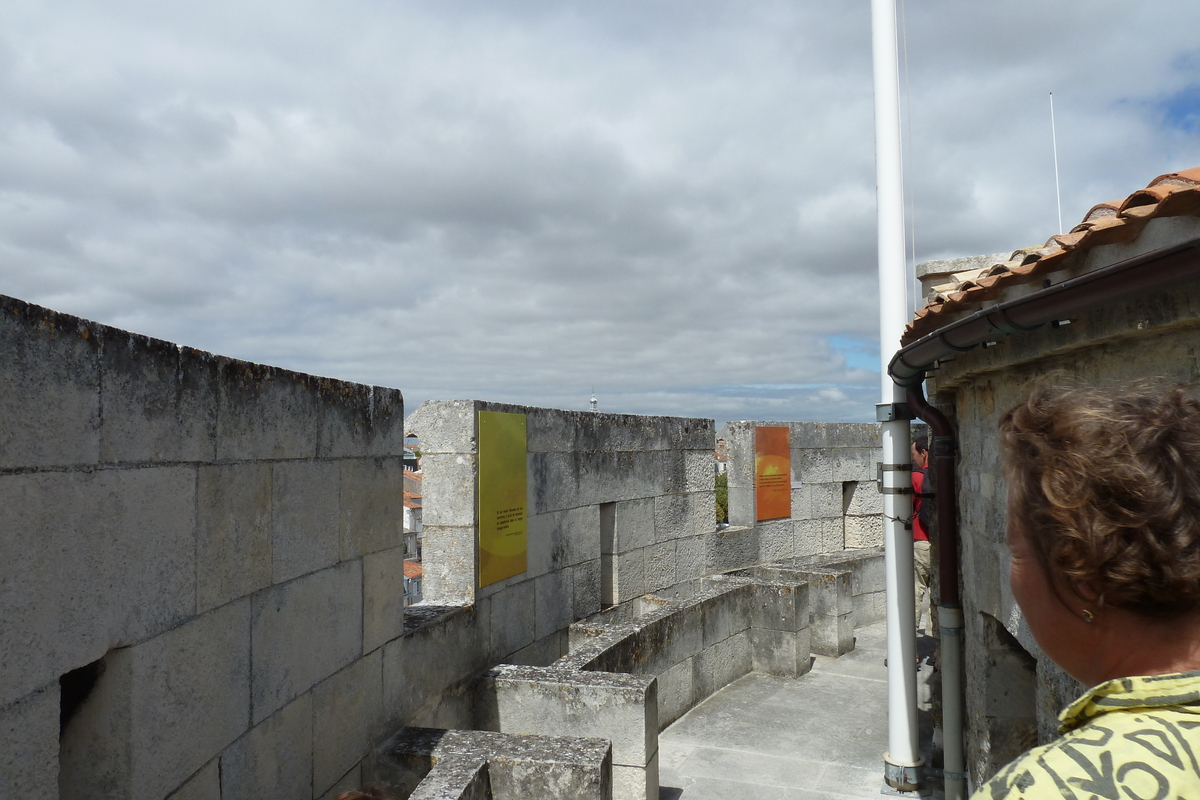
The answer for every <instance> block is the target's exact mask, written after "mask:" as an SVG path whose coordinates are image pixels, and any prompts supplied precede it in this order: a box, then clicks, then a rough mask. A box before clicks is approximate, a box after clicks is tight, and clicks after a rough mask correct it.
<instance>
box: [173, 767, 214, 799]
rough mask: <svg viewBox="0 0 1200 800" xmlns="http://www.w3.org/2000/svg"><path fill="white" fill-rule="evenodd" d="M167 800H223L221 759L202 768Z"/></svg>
mask: <svg viewBox="0 0 1200 800" xmlns="http://www.w3.org/2000/svg"><path fill="white" fill-rule="evenodd" d="M167 800H222V797H221V759H219V758H214V759H213V760H212V761H210V762H208V763H207V764H205V765H204V766H203V767H201V768H200V770H199V771H198V772H197V773H196V774H195V775H193V776H192V777H190V778H188V780H187V783H185V784H183V786H180V787H179V788H178V789H176V790H175V792H174V793H173V794H172V795H171V796H170V797H168V798H167Z"/></svg>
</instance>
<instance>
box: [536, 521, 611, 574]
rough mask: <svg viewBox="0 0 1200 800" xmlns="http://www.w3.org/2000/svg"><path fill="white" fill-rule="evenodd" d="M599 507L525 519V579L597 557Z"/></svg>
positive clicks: (598, 545) (598, 549)
mask: <svg viewBox="0 0 1200 800" xmlns="http://www.w3.org/2000/svg"><path fill="white" fill-rule="evenodd" d="M600 549H601V548H600V507H599V506H594V505H593V506H583V507H580V508H569V509H565V510H563V511H550V512H546V513H543V514H536V515H534V516H532V517H530V518H529V523H528V551H529V570H528V572H529V577H531V578H532V577H536V576H538V575H541V574H543V573H545V572H551V571H554V570H559V569H562V568H563V567H569V566H574V565H575V564H579V563H581V562H584V561H588V560H590V559H595V558H599V557H600Z"/></svg>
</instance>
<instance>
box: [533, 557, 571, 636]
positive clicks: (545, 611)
mask: <svg viewBox="0 0 1200 800" xmlns="http://www.w3.org/2000/svg"><path fill="white" fill-rule="evenodd" d="M572 577H573V576H572V573H571V570H569V569H568V570H558V571H557V572H551V573H548V574H546V575H542V576H540V577H538V578H536V579H534V581H533V585H534V634H533V635H534V639H541V638H542V637H545V636H549V635H550V634H552V633H555V632H556V631H560V630H565V629H566V628H567V626H568V625H570V624H571V623H572V622H574V621H575V620H574V608H573V607H572V603H573V601H574V599H575V589H574V586H573V585H572Z"/></svg>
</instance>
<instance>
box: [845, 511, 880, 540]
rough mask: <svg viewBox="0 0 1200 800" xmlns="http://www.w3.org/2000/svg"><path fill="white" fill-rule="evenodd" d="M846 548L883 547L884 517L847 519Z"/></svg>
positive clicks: (872, 516) (873, 515)
mask: <svg viewBox="0 0 1200 800" xmlns="http://www.w3.org/2000/svg"><path fill="white" fill-rule="evenodd" d="M845 530H846V547H882V546H883V517H882V516H881V515H876V514H872V515H871V516H869V517H849V516H848V517H846V520H845Z"/></svg>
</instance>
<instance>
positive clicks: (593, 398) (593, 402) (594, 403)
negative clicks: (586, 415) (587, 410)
mask: <svg viewBox="0 0 1200 800" xmlns="http://www.w3.org/2000/svg"><path fill="white" fill-rule="evenodd" d="M598 402H599V401H598V400H597V399H596V387H595V386H593V387H592V413H593V414H595V413H596V404H597V403H598Z"/></svg>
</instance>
